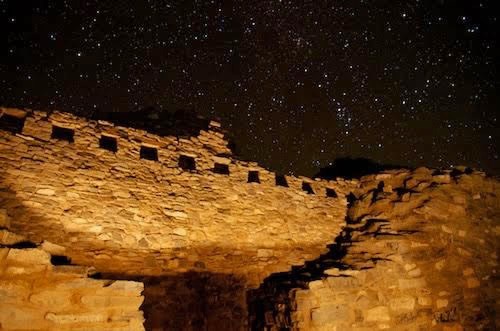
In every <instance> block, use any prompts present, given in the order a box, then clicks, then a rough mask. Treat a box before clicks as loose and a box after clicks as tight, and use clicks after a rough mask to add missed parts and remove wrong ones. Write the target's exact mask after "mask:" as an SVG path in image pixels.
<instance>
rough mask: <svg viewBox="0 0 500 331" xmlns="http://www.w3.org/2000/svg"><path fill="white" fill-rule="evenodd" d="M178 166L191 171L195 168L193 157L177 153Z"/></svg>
mask: <svg viewBox="0 0 500 331" xmlns="http://www.w3.org/2000/svg"><path fill="white" fill-rule="evenodd" d="M179 168H181V169H184V170H188V171H193V170H196V161H195V160H194V157H192V156H188V155H183V154H181V155H179Z"/></svg>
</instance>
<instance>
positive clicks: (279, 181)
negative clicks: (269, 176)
mask: <svg viewBox="0 0 500 331" xmlns="http://www.w3.org/2000/svg"><path fill="white" fill-rule="evenodd" d="M274 179H275V183H276V186H283V187H288V182H287V181H286V177H285V175H278V174H276V177H275V178H274Z"/></svg>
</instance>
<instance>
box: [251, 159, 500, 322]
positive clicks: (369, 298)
mask: <svg viewBox="0 0 500 331" xmlns="http://www.w3.org/2000/svg"><path fill="white" fill-rule="evenodd" d="M498 192H500V183H499V182H498V180H496V179H494V178H488V177H486V176H485V175H484V174H482V173H479V172H472V171H470V170H465V171H460V170H457V169H456V170H454V171H446V172H439V171H433V170H429V169H425V168H420V169H417V170H415V171H413V172H409V171H401V170H400V171H391V172H387V173H383V174H379V175H374V176H367V177H364V178H362V179H361V187H360V188H359V189H358V190H356V191H355V192H354V193H355V195H353V197H352V205H351V206H350V208H349V212H348V224H347V226H346V227H345V228H344V230H343V232H342V234H341V235H340V236H339V237H338V238H337V240H336V245H333V246H332V247H331V251H330V253H329V254H325V255H323V256H322V257H321V258H319V259H317V260H314V261H311V262H309V263H307V264H305V265H304V266H302V267H298V268H296V270H294V271H292V272H289V273H283V274H281V275H274V276H273V277H270V278H269V279H267V280H266V281H265V282H264V284H263V285H262V286H261V287H260V288H259V289H258V290H255V291H253V292H252V294H251V296H250V297H249V305H250V324H251V327H252V329H253V330H366V331H368V330H378V329H387V330H447V331H452V330H495V329H497V328H498V327H499V324H498V323H499V321H498V318H497V314H496V312H497V310H498V303H497V302H498V298H499V297H500V293H499V288H500V287H499V283H498V276H497V274H498V270H497V269H498V249H499V247H498V243H499V235H500V232H499V223H498V221H499V220H500V196H499V195H498ZM277 276H279V277H277Z"/></svg>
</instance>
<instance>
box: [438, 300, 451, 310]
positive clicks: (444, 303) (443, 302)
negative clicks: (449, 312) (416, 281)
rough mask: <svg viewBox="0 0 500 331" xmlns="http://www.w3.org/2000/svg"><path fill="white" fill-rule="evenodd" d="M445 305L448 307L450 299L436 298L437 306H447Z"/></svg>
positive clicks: (439, 307)
mask: <svg viewBox="0 0 500 331" xmlns="http://www.w3.org/2000/svg"><path fill="white" fill-rule="evenodd" d="M445 307H448V300H446V299H437V300H436V308H437V309H441V308H445Z"/></svg>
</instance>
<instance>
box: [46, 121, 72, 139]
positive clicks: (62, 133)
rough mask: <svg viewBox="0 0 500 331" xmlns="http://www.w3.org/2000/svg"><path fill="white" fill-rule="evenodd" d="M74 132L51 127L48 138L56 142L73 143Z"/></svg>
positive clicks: (55, 126) (54, 126)
mask: <svg viewBox="0 0 500 331" xmlns="http://www.w3.org/2000/svg"><path fill="white" fill-rule="evenodd" d="M74 136H75V130H73V129H69V128H63V127H61V126H57V125H52V135H51V136H50V138H52V139H57V140H65V141H67V142H70V143H72V142H74V141H75V138H74Z"/></svg>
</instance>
